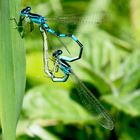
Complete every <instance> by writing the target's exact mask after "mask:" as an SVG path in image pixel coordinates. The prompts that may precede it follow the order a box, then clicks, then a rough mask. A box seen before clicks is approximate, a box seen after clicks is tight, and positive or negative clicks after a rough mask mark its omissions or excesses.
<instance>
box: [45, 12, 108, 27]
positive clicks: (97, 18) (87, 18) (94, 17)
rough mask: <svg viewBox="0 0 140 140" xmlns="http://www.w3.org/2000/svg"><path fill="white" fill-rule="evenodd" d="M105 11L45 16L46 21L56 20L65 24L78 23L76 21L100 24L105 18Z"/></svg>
mask: <svg viewBox="0 0 140 140" xmlns="http://www.w3.org/2000/svg"><path fill="white" fill-rule="evenodd" d="M105 16H106V13H101V14H97V13H96V14H88V15H84V14H67V15H63V16H56V17H53V18H51V17H47V18H46V19H47V21H49V22H51V21H52V22H58V23H65V24H78V23H83V24H91V25H93V24H100V23H101V22H102V20H103V18H105Z"/></svg>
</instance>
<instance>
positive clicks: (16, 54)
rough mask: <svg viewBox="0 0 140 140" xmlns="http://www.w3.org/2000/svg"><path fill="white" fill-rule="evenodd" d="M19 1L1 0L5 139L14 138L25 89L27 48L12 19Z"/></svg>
mask: <svg viewBox="0 0 140 140" xmlns="http://www.w3.org/2000/svg"><path fill="white" fill-rule="evenodd" d="M19 4H20V1H17V2H16V1H14V0H6V1H5V0H1V1H0V23H1V24H0V62H1V67H0V121H1V126H2V132H3V140H15V135H16V125H17V121H18V118H19V113H20V110H21V105H22V99H23V94H24V89H25V49H24V46H23V41H22V40H21V38H20V36H19V33H18V31H17V30H16V29H14V28H15V27H16V25H15V23H14V22H13V21H12V20H10V18H13V17H18V16H19V15H18V13H19V8H18V7H19ZM15 13H17V14H15ZM16 15H17V16H16Z"/></svg>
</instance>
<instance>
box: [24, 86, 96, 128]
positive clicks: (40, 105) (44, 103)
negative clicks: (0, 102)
mask: <svg viewBox="0 0 140 140" xmlns="http://www.w3.org/2000/svg"><path fill="white" fill-rule="evenodd" d="M56 89H57V90H56ZM23 111H24V113H25V115H26V116H27V117H28V118H29V119H30V120H32V119H34V120H38V119H39V118H42V121H43V120H44V121H45V120H48V122H49V120H50V121H52V122H53V121H54V123H59V122H62V123H63V124H69V123H79V124H83V123H86V122H89V121H92V122H93V123H94V119H95V118H93V117H92V116H91V115H90V114H89V113H88V112H87V111H86V110H85V109H84V108H83V107H82V106H81V105H80V104H78V103H77V102H76V101H75V100H73V99H72V98H71V97H70V94H69V93H68V90H66V89H65V88H63V89H62V87H61V88H60V87H59V85H57V84H53V85H45V86H40V87H36V88H33V89H32V90H30V91H29V92H28V93H27V94H26V96H25V98H24V103H23ZM38 121H39V120H38ZM46 125H47V123H46Z"/></svg>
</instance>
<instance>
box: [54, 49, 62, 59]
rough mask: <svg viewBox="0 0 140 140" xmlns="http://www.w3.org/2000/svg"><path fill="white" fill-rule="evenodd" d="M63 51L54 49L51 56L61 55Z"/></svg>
mask: <svg viewBox="0 0 140 140" xmlns="http://www.w3.org/2000/svg"><path fill="white" fill-rule="evenodd" d="M62 53H63V51H62V50H56V51H55V52H53V54H52V55H53V57H58V56H59V55H61V54H62Z"/></svg>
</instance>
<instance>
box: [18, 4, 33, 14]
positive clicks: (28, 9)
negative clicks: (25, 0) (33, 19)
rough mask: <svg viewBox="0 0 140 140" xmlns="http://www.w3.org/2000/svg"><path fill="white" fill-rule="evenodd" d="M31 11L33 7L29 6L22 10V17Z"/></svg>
mask: <svg viewBox="0 0 140 140" xmlns="http://www.w3.org/2000/svg"><path fill="white" fill-rule="evenodd" d="M30 11H31V7H29V6H27V7H26V8H24V9H23V10H21V12H20V13H21V15H26V14H28V13H29V12H30Z"/></svg>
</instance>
